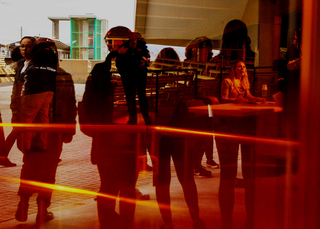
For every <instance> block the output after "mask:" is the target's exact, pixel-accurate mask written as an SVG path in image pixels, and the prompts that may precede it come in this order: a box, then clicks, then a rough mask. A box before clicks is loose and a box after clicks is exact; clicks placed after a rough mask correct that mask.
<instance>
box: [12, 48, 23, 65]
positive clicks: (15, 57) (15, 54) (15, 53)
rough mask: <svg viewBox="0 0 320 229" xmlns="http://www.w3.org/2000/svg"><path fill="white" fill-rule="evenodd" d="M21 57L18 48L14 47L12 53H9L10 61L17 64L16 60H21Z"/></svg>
mask: <svg viewBox="0 0 320 229" xmlns="http://www.w3.org/2000/svg"><path fill="white" fill-rule="evenodd" d="M22 58H23V56H22V55H21V52H20V47H15V48H14V49H13V50H12V53H11V59H12V61H14V62H17V61H18V60H20V59H22Z"/></svg>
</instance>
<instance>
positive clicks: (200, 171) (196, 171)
mask: <svg viewBox="0 0 320 229" xmlns="http://www.w3.org/2000/svg"><path fill="white" fill-rule="evenodd" d="M193 173H194V175H198V176H204V177H211V171H209V170H206V169H205V168H203V167H202V166H201V168H199V169H194V170H193Z"/></svg>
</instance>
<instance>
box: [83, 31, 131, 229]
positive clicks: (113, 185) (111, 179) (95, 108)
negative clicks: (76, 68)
mask: <svg viewBox="0 0 320 229" xmlns="http://www.w3.org/2000/svg"><path fill="white" fill-rule="evenodd" d="M119 31H120V35H121V36H124V37H122V38H124V39H125V36H126V34H128V29H127V28H125V27H121V28H120V27H115V28H112V29H110V30H109V31H108V33H107V35H106V37H105V38H106V39H107V38H108V37H109V36H110V34H112V33H113V32H117V33H118V32H119ZM118 35H119V34H118ZM118 38H119V37H118ZM107 42H108V44H107V45H108V48H109V50H110V53H109V54H108V55H107V57H106V60H105V61H104V62H103V63H99V64H96V65H95V66H94V68H93V69H92V71H91V73H90V75H89V77H88V79H87V82H86V88H85V92H84V95H83V107H84V113H85V115H86V117H88V118H89V121H90V123H92V124H97V125H107V124H109V125H111V124H113V122H112V116H113V113H112V112H113V92H114V88H115V85H114V84H113V83H112V82H111V79H110V77H111V72H110V69H111V60H112V59H113V58H115V57H118V56H119V55H120V54H123V53H125V52H126V51H127V48H125V47H123V46H121V47H120V48H119V46H117V45H113V46H112V42H111V41H109V40H108V39H107ZM136 144H137V135H136V134H135V133H121V132H117V131H107V130H105V129H104V130H96V131H94V133H93V134H92V148H91V162H92V164H96V165H97V167H98V171H99V175H100V180H101V186H100V191H99V193H100V194H101V195H98V196H97V208H98V217H99V223H100V228H102V229H107V228H108V229H116V228H117V229H118V228H122V229H130V228H131V227H132V225H133V219H134V213H135V199H136V189H135V184H136V177H137V170H136V160H137V156H136V148H137V146H136ZM105 195H108V196H105ZM118 195H119V197H120V201H119V209H120V212H119V214H118V213H117V212H116V211H115V204H116V198H117V196H118ZM128 200H130V202H128Z"/></svg>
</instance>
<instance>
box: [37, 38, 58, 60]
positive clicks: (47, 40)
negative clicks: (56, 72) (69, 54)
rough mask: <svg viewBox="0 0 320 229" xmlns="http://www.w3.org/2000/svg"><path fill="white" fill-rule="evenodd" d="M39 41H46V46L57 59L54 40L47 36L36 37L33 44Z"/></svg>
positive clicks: (39, 42)
mask: <svg viewBox="0 0 320 229" xmlns="http://www.w3.org/2000/svg"><path fill="white" fill-rule="evenodd" d="M41 43H46V46H48V47H49V48H50V49H51V50H52V51H53V53H54V54H55V55H56V58H57V59H58V49H57V46H56V43H55V42H54V40H52V39H50V38H47V37H38V38H37V39H36V42H35V45H38V44H41ZM43 46H45V45H43ZM48 53H49V52H48ZM50 55H51V54H50ZM50 58H51V57H50ZM57 65H59V61H58V62H57Z"/></svg>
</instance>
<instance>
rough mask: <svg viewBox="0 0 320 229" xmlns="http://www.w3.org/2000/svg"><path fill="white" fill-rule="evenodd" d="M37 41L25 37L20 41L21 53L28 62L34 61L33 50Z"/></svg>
mask: <svg viewBox="0 0 320 229" xmlns="http://www.w3.org/2000/svg"><path fill="white" fill-rule="evenodd" d="M35 41H36V39H35V38H34V37H30V36H25V37H23V38H22V39H21V40H20V53H21V55H22V57H23V58H25V59H26V60H27V61H29V60H31V59H32V48H33V46H34V44H35Z"/></svg>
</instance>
